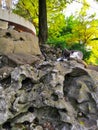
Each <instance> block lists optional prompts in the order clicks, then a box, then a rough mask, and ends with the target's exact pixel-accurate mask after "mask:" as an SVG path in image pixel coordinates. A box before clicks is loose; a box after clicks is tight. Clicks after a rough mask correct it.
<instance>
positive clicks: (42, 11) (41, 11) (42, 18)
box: [39, 0, 48, 44]
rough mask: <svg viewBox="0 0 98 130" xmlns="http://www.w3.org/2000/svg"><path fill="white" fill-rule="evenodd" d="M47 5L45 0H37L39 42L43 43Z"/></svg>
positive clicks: (46, 34)
mask: <svg viewBox="0 0 98 130" xmlns="http://www.w3.org/2000/svg"><path fill="white" fill-rule="evenodd" d="M47 36H48V28H47V7H46V0H39V43H40V44H44V43H45V42H46V41H47Z"/></svg>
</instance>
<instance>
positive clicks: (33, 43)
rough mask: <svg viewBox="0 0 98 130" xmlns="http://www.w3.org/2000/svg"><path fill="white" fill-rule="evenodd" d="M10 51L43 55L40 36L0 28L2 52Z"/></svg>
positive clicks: (0, 52) (0, 49)
mask: <svg viewBox="0 0 98 130" xmlns="http://www.w3.org/2000/svg"><path fill="white" fill-rule="evenodd" d="M8 53H15V54H16V53H23V54H32V55H41V51H40V48H39V45H38V38H37V37H36V36H34V35H32V34H30V33H26V32H20V33H19V32H17V31H15V30H0V54H8Z"/></svg>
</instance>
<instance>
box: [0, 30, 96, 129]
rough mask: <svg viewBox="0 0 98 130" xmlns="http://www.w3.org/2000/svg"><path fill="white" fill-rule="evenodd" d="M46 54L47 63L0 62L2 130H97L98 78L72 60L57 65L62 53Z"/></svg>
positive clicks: (10, 57)
mask: <svg viewBox="0 0 98 130" xmlns="http://www.w3.org/2000/svg"><path fill="white" fill-rule="evenodd" d="M12 32H13V31H12ZM14 33H16V32H14ZM14 33H12V34H13V35H12V34H11V38H12V39H15V40H16V41H17V42H18V41H19V43H20V40H19V39H20V37H18V36H19V35H17V36H15V35H14ZM4 34H5V33H4ZM1 35H3V33H2V34H0V37H1ZM8 36H9V35H8ZM23 36H24V37H23ZM23 36H22V39H21V40H25V38H26V39H28V40H27V41H29V38H30V37H29V35H26V33H24V34H23ZM8 39H9V38H8ZM22 42H23V41H22ZM43 47H44V48H43V49H44V50H45V47H47V46H46V45H45V46H43ZM47 48H48V49H47ZM47 48H46V52H47V53H45V54H44V56H45V61H44V59H43V57H39V56H35V55H31V54H27V53H26V54H24V53H22V54H21V53H9V54H5V55H1V56H0V130H97V129H98V72H97V71H96V70H95V71H93V70H90V69H86V68H84V65H82V64H80V63H77V61H74V60H69V61H63V62H57V61H56V58H58V57H59V55H60V53H61V51H59V54H58V53H57V54H55V53H54V52H53V50H54V49H52V50H51V47H50V48H49V46H48V47H47ZM50 50H51V51H50ZM41 51H42V48H41ZM52 52H53V53H54V54H52ZM50 53H51V54H50ZM48 54H49V55H48ZM40 56H41V55H40ZM51 57H52V58H51Z"/></svg>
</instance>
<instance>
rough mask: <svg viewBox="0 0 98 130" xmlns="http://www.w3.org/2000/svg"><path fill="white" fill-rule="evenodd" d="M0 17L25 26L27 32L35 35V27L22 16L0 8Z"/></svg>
mask: <svg viewBox="0 0 98 130" xmlns="http://www.w3.org/2000/svg"><path fill="white" fill-rule="evenodd" d="M0 19H1V20H4V21H7V22H9V23H12V24H13V25H18V26H19V27H23V28H25V30H28V32H32V33H33V34H35V35H36V29H35V27H34V25H33V24H32V23H30V22H29V21H27V20H25V19H24V18H23V17H20V16H18V15H16V14H13V13H12V12H11V11H9V10H4V9H1V8H0Z"/></svg>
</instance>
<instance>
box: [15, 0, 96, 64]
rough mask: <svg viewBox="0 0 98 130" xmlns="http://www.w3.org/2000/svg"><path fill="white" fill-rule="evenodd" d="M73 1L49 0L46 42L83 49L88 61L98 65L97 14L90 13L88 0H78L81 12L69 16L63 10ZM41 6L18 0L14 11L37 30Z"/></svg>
mask: <svg viewBox="0 0 98 130" xmlns="http://www.w3.org/2000/svg"><path fill="white" fill-rule="evenodd" d="M72 1H73V0H46V9H47V10H46V13H47V16H45V17H47V19H46V22H47V26H48V40H47V43H48V44H51V45H53V46H58V47H61V49H64V48H65V47H67V48H69V49H77V50H81V51H83V53H84V59H85V60H86V61H87V62H88V63H90V64H98V19H96V18H95V16H96V14H92V15H87V10H88V9H89V7H90V5H89V4H88V3H87V1H86V0H81V1H80V0H77V2H81V3H82V5H83V6H82V8H81V10H80V12H76V14H75V15H70V16H69V17H66V14H64V9H65V8H66V6H67V3H68V2H69V3H70V2H72ZM40 5H41V3H40ZM38 8H39V1H38V0H35V1H34V0H19V2H18V4H17V6H16V8H15V10H14V12H15V13H17V14H18V15H21V16H23V17H24V18H26V19H28V20H29V21H31V22H32V23H33V24H34V25H35V27H36V29H37V32H39V31H38V30H39V26H38V22H39V14H40V13H39V12H40V11H39V10H38ZM41 14H42V13H41ZM43 20H44V18H43ZM43 22H44V21H43ZM44 30H45V28H44ZM41 34H44V36H45V34H46V33H45V32H40V35H41ZM45 37H47V35H46V36H45ZM46 39H47V38H46Z"/></svg>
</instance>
